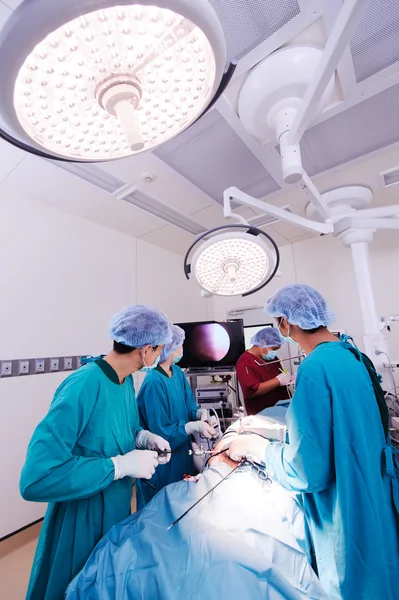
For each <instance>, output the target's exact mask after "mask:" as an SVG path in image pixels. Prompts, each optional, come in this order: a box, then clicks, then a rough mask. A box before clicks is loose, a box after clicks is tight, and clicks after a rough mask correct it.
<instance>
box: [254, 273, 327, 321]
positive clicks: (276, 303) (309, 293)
mask: <svg viewBox="0 0 399 600" xmlns="http://www.w3.org/2000/svg"><path fill="white" fill-rule="evenodd" d="M265 312H267V313H268V314H269V315H271V316H272V317H285V318H286V319H287V321H288V323H291V325H298V327H300V328H301V329H304V330H307V329H316V328H317V327H328V325H331V323H333V322H334V320H335V317H334V314H333V313H332V311H331V310H330V308H329V306H328V304H327V302H326V301H325V300H324V298H323V296H322V295H321V294H320V293H319V292H318V291H317V290H315V289H314V288H312V287H310V286H309V285H303V284H301V285H287V286H285V287H283V288H281V289H280V290H277V292H276V293H275V294H274V296H272V297H271V298H270V299H269V300H268V301H267V304H266V306H265Z"/></svg>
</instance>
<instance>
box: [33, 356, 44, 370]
mask: <svg viewBox="0 0 399 600" xmlns="http://www.w3.org/2000/svg"><path fill="white" fill-rule="evenodd" d="M35 373H44V358H37V359H36V361H35Z"/></svg>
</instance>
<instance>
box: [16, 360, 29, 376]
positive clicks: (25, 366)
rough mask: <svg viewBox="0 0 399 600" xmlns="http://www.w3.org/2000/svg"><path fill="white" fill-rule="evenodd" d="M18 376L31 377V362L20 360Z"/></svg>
mask: <svg viewBox="0 0 399 600" xmlns="http://www.w3.org/2000/svg"><path fill="white" fill-rule="evenodd" d="M18 374H19V375H29V360H20V361H19V363H18Z"/></svg>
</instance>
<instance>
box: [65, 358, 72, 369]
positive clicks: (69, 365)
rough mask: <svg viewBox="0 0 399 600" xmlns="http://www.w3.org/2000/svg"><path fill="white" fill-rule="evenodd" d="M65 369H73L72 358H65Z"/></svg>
mask: <svg viewBox="0 0 399 600" xmlns="http://www.w3.org/2000/svg"><path fill="white" fill-rule="evenodd" d="M64 371H72V358H64Z"/></svg>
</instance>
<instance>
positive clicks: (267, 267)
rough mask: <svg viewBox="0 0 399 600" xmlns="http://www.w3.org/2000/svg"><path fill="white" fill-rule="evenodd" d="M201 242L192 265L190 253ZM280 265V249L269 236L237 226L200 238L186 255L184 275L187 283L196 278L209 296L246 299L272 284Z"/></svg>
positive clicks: (213, 231)
mask: <svg viewBox="0 0 399 600" xmlns="http://www.w3.org/2000/svg"><path fill="white" fill-rule="evenodd" d="M204 238H208V239H206V241H203V240H204ZM201 241H203V243H202V244H201V245H200V246H199V247H198V248H197V249H196V250H195V252H194V254H193V257H192V262H191V264H189V263H188V260H189V257H190V255H191V253H192V252H193V251H194V248H195V247H196V246H197V245H198V244H199V242H201ZM279 261H280V256H279V251H278V248H277V246H276V244H275V242H274V240H273V239H272V238H271V237H270V236H269V235H268V234H267V233H265V232H264V231H262V230H261V229H257V228H255V227H250V226H249V225H244V224H235V225H226V226H222V227H217V228H215V229H212V230H210V231H207V232H206V233H204V234H202V235H201V236H200V237H199V238H197V240H196V241H195V242H194V244H192V246H191V247H190V248H189V250H188V252H187V254H186V257H185V262H184V271H185V274H186V277H187V279H189V277H190V274H192V273H193V274H194V275H195V278H196V279H197V282H198V283H199V285H200V287H201V288H202V290H204V292H205V293H206V294H209V295H219V296H240V295H242V296H247V295H249V294H253V293H254V292H256V291H258V290H260V289H261V288H263V287H264V286H265V285H267V283H269V281H271V279H272V278H273V277H274V276H275V274H276V273H277V270H278V265H279Z"/></svg>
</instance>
